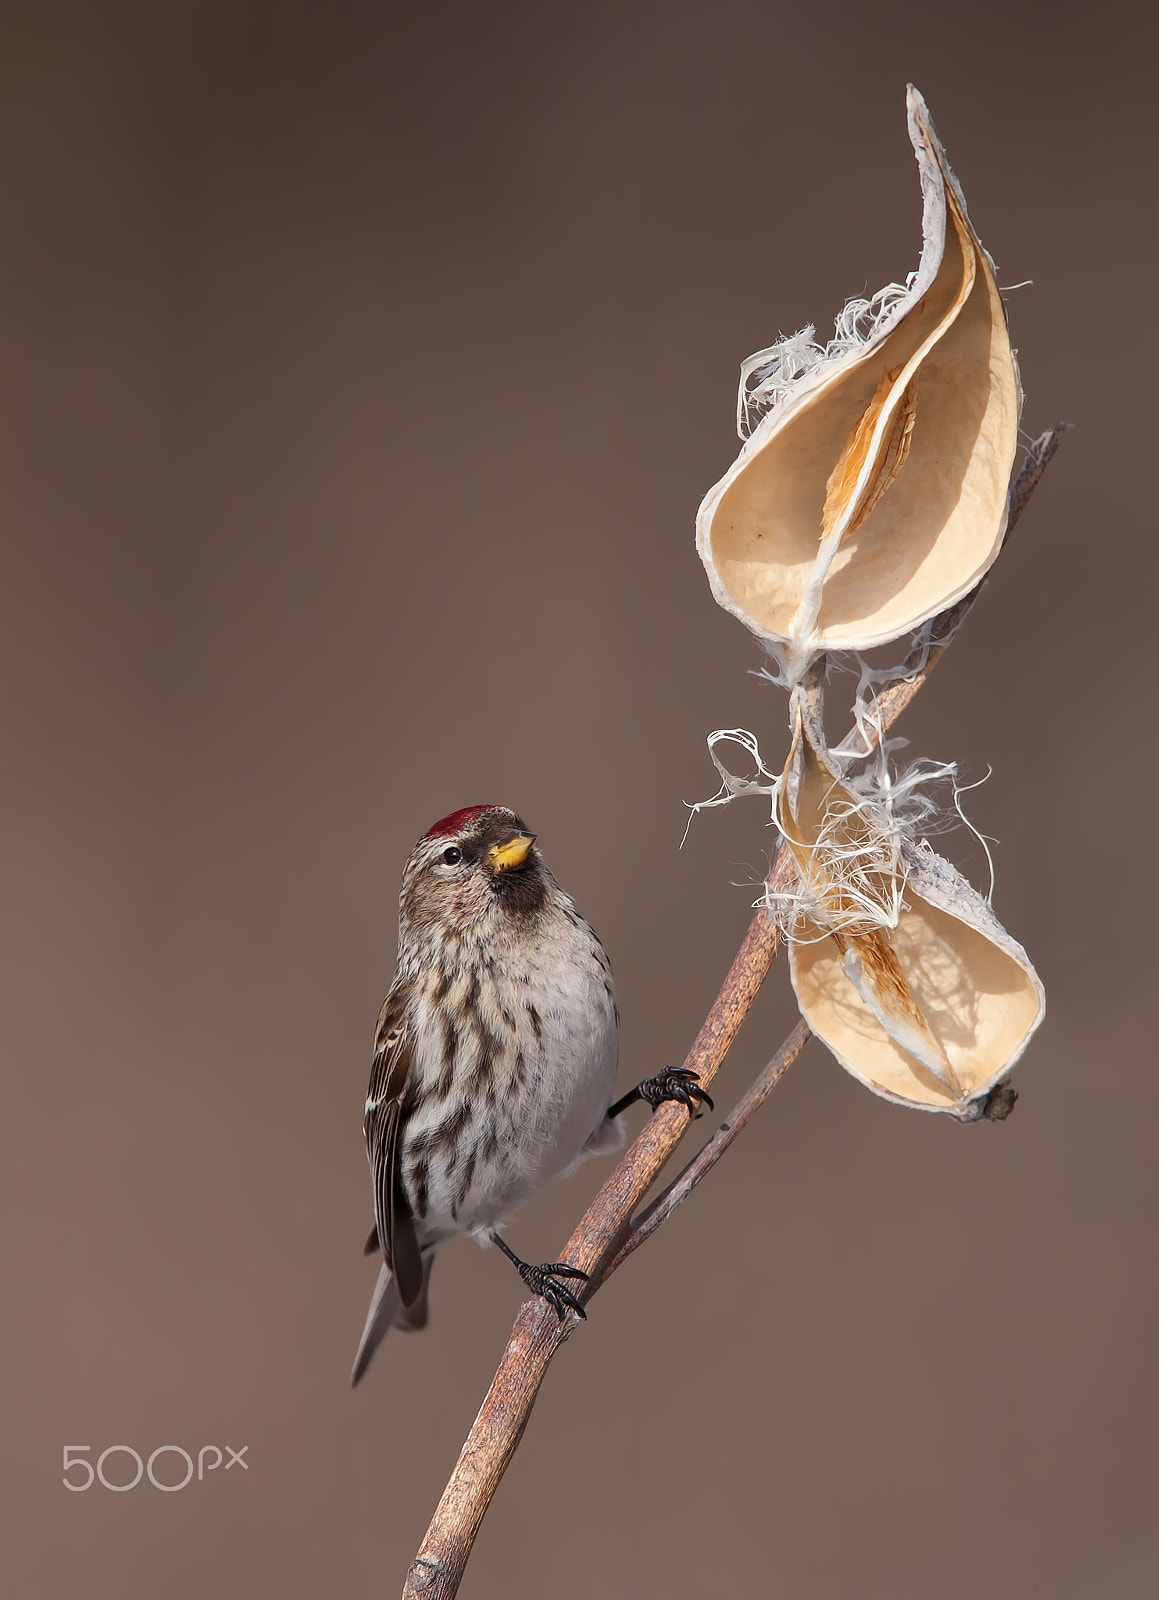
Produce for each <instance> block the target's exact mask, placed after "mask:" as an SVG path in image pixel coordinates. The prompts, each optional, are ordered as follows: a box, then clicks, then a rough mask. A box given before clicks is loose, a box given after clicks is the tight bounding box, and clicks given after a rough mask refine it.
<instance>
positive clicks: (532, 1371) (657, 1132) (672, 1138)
mask: <svg viewBox="0 0 1159 1600" xmlns="http://www.w3.org/2000/svg"><path fill="white" fill-rule="evenodd" d="M1064 432H1065V424H1060V425H1059V426H1058V427H1055V428H1052V429H1050V430H1048V431H1047V432H1046V433H1044V434H1043V435H1042V436H1041V437H1040V438H1038V439H1036V440H1035V442H1034V444H1033V445H1031V447H1030V450H1029V451H1028V453H1027V457H1026V460H1025V462H1024V463H1023V466H1022V468H1021V470H1020V472H1019V474H1018V477H1017V478H1016V480H1015V483H1014V487H1013V489H1012V491H1011V497H1010V516H1009V521H1008V524H1007V538H1009V533H1010V531H1012V530H1013V528H1014V525H1015V523H1016V522H1017V521H1018V519H1019V517H1020V516H1021V515H1022V512H1023V511H1024V510H1025V507H1026V504H1027V502H1028V501H1029V499H1030V496H1031V495H1032V494H1033V492H1034V490H1035V488H1036V487H1037V486H1038V483H1039V481H1040V479H1041V477H1042V475H1043V473H1044V472H1045V470H1046V467H1047V466H1048V465H1049V463H1050V460H1051V458H1052V457H1053V455H1054V453H1055V451H1056V450H1057V449H1058V445H1059V442H1060V440H1061V438H1062V435H1063V433H1064ZM981 589H982V584H981V583H979V584H978V585H977V586H976V587H975V588H974V589H973V590H971V592H970V593H969V594H968V595H966V596H965V597H964V598H963V599H962V600H960V601H958V603H957V604H956V605H954V606H952V607H950V608H949V609H948V610H947V611H946V612H944V613H943V614H942V616H941V617H939V619H938V621H937V623H936V624H935V626H934V628H933V629H932V630H931V633H930V635H929V638H930V639H931V640H932V643H928V644H927V645H926V646H925V647H924V649H923V650H922V651H921V653H920V655H918V654H915V656H914V657H913V659H912V671H908V672H907V675H906V676H903V677H902V678H901V679H899V680H898V681H897V682H895V683H894V684H892V685H890V687H889V688H888V689H886V690H885V691H884V692H883V693H882V694H881V695H880V696H879V697H878V700H877V706H876V710H877V713H878V716H877V719H876V720H877V724H878V727H879V729H880V731H881V732H882V733H884V731H885V730H886V729H887V728H889V727H890V726H891V724H892V723H894V722H895V721H896V720H897V718H898V717H899V716H900V715H901V713H902V711H903V710H904V709H905V707H906V706H907V705H908V704H909V703H910V701H911V700H912V699H913V697H914V695H915V694H916V693H917V692H918V690H919V689H920V688H921V686H922V684H923V683H925V681H926V679H927V678H928V677H929V675H930V673H931V672H932V671H933V669H934V667H935V666H936V665H937V663H938V661H939V660H940V659H941V657H942V655H943V654H944V652H945V649H946V646H947V645H948V644H949V642H950V640H951V638H952V637H953V635H954V634H955V633H956V632H957V629H958V627H959V626H960V624H961V622H962V620H963V618H964V617H965V615H966V613H967V612H968V611H969V610H970V608H971V606H972V605H973V604H974V601H975V600H976V599H977V597H978V595H979V593H980V592H981ZM910 667H911V663H910V662H907V669H909V668H910ZM795 878H796V873H795V870H794V868H793V865H792V858H791V856H790V855H789V853H788V851H787V850H785V849H784V848H782V849H781V850H779V851H778V853H777V858H776V860H775V862H774V864H773V871H772V873H771V875H770V878H769V890H770V892H771V893H773V894H775V893H777V892H783V891H784V890H788V889H791V888H792V887H793V884H794V882H795ZM779 943H780V939H779V933H778V929H777V925H776V923H775V922H774V921H773V919H772V918H771V917H770V916H769V914H768V911H767V910H766V908H765V905H764V903H762V904H761V905H760V906H759V907H758V908H757V910H756V912H755V913H754V915H753V918H752V921H751V922H750V924H749V928H748V931H747V933H746V934H745V937H744V939H743V940H742V942H741V946H740V949H739V950H738V951H737V954H736V957H735V959H734V961H733V963H732V966H731V967H730V968H729V972H728V976H727V977H726V978H725V981H724V984H723V986H722V988H721V991H720V993H719V994H718V996H717V998H716V1001H715V1002H714V1004H713V1007H712V1010H711V1011H710V1012H709V1014H708V1016H707V1017H706V1018H705V1020H704V1023H703V1025H702V1026H701V1029H700V1032H699V1033H698V1034H697V1036H696V1040H695V1042H694V1043H693V1046H692V1049H691V1050H690V1051H689V1053H688V1055H687V1057H686V1058H685V1061H684V1066H685V1067H686V1068H687V1069H688V1070H690V1071H692V1072H694V1073H695V1074H696V1075H697V1077H698V1079H699V1081H700V1083H701V1084H702V1085H703V1086H705V1087H707V1086H708V1085H709V1084H710V1083H711V1082H712V1080H713V1078H714V1077H715V1076H716V1073H717V1071H718V1070H719V1068H720V1065H721V1063H722V1062H723V1060H724V1057H725V1055H726V1054H727V1053H728V1050H729V1048H730V1046H731V1045H732V1042H733V1040H734V1039H735V1038H736V1035H737V1033H738V1032H739V1031H740V1026H741V1023H742V1022H743V1021H744V1019H745V1017H746V1016H747V1015H748V1012H749V1009H750V1008H751V1006H752V1003H753V1001H754V1000H755V999H756V996H757V993H758V991H759V990H760V987H761V984H762V983H763V982H764V979H765V977H766V976H767V974H768V972H769V969H770V968H771V966H772V964H773V961H774V960H775V958H776V954H777V949H778V946H779ZM808 1037H809V1030H808V1028H807V1027H806V1025H805V1024H804V1022H800V1023H798V1025H797V1027H796V1028H794V1030H793V1032H792V1033H791V1034H790V1035H789V1037H788V1038H787V1039H786V1040H785V1043H784V1044H783V1045H782V1046H781V1048H780V1050H779V1051H778V1052H777V1054H776V1055H775V1056H774V1057H773V1059H772V1061H770V1062H769V1064H768V1066H766V1067H765V1069H764V1070H763V1072H762V1073H761V1074H760V1076H759V1077H758V1078H757V1080H756V1082H755V1083H754V1084H753V1085H752V1087H751V1089H749V1091H748V1092H747V1094H745V1095H744V1096H743V1097H742V1099H741V1100H740V1101H739V1102H738V1104H737V1106H736V1108H735V1109H734V1110H733V1112H732V1113H731V1114H730V1116H729V1117H728V1119H727V1122H726V1125H725V1126H724V1127H722V1128H721V1129H720V1130H719V1131H718V1133H717V1134H716V1135H714V1137H713V1138H712V1139H710V1140H709V1141H708V1143H707V1144H706V1145H705V1146H704V1148H703V1149H702V1150H701V1151H700V1152H699V1154H698V1155H697V1156H695V1157H694V1158H693V1160H692V1161H691V1162H690V1163H689V1165H688V1166H687V1167H686V1168H685V1170H684V1171H683V1172H682V1173H681V1174H680V1176H679V1177H678V1178H677V1179H676V1180H675V1182H674V1183H672V1184H671V1185H669V1187H668V1188H667V1189H666V1190H665V1191H664V1193H663V1194H661V1195H660V1196H659V1197H658V1199H657V1200H655V1201H654V1202H653V1204H652V1205H651V1206H650V1207H649V1208H648V1210H646V1211H645V1212H644V1213H643V1215H642V1216H641V1217H640V1218H639V1219H638V1220H637V1221H636V1223H635V1224H634V1225H633V1224H632V1223H631V1221H630V1219H631V1217H632V1214H633V1212H634V1211H635V1209H636V1207H637V1205H638V1204H639V1203H640V1201H641V1200H642V1199H643V1197H644V1195H645V1194H646V1193H647V1191H648V1189H649V1188H650V1187H651V1186H652V1183H653V1182H654V1180H655V1179H656V1177H657V1176H658V1174H659V1172H660V1169H661V1168H662V1167H663V1166H664V1164H665V1162H666V1161H667V1160H668V1158H669V1156H670V1155H671V1154H672V1152H673V1150H674V1149H675V1148H676V1145H677V1144H678V1143H679V1141H680V1139H681V1138H682V1137H683V1135H684V1133H685V1132H686V1131H687V1129H688V1127H689V1124H690V1121H691V1119H690V1117H689V1114H688V1112H687V1111H686V1110H685V1108H684V1107H683V1106H680V1105H677V1104H675V1103H672V1102H669V1103H667V1104H664V1105H661V1106H660V1107H659V1109H658V1110H657V1111H656V1112H655V1113H654V1114H653V1116H652V1117H651V1119H650V1121H649V1122H648V1123H647V1124H646V1126H645V1127H644V1129H643V1131H642V1132H641V1133H640V1134H639V1136H638V1137H637V1138H636V1140H635V1141H634V1143H633V1144H632V1145H631V1147H630V1148H629V1150H628V1152H627V1154H626V1155H625V1156H624V1158H623V1160H622V1161H621V1162H620V1164H619V1166H618V1167H617V1168H616V1170H615V1171H614V1172H613V1173H612V1175H611V1177H610V1178H608V1180H607V1182H606V1183H605V1184H604V1186H603V1188H602V1189H601V1190H600V1192H599V1194H598V1195H597V1196H596V1198H595V1199H594V1200H593V1201H592V1203H591V1205H590V1206H589V1207H588V1209H587V1211H585V1213H584V1215H583V1216H582V1217H581V1219H580V1221H579V1223H578V1225H577V1227H576V1229H575V1232H574V1233H573V1234H572V1236H571V1238H570V1239H569V1240H568V1243H567V1247H566V1248H565V1250H564V1251H563V1253H562V1255H561V1256H560V1258H559V1259H560V1260H563V1261H567V1262H570V1264H571V1265H572V1266H575V1267H580V1268H581V1269H582V1270H583V1271H585V1272H586V1273H588V1275H589V1277H590V1279H591V1281H590V1283H589V1284H588V1285H587V1289H586V1294H585V1298H590V1296H591V1295H592V1294H594V1293H595V1291H596V1290H597V1289H598V1288H599V1287H600V1286H601V1285H602V1284H603V1283H605V1282H606V1281H607V1279H608V1278H609V1277H610V1276H611V1274H612V1273H613V1272H614V1271H615V1270H616V1269H617V1268H618V1267H619V1266H620V1265H621V1263H622V1262H624V1261H626V1260H627V1258H628V1256H630V1255H631V1254H632V1253H633V1252H634V1251H635V1250H636V1249H638V1248H639V1246H640V1245H641V1244H643V1243H644V1241H645V1240H646V1239H648V1238H651V1236H652V1234H653V1233H655V1231H656V1229H657V1228H659V1227H660V1226H661V1225H662V1223H664V1222H665V1221H667V1219H668V1217H670V1216H671V1215H672V1213H673V1212H674V1211H675V1210H676V1208H677V1207H678V1206H679V1205H680V1204H681V1203H682V1202H683V1201H684V1200H685V1199H686V1198H687V1196H688V1195H689V1194H691V1192H692V1190H693V1189H694V1188H695V1187H696V1185H697V1184H698V1183H699V1182H700V1181H701V1179H702V1178H703V1177H704V1176H705V1174H706V1173H707V1172H709V1171H710V1170H711V1168H712V1167H713V1166H715V1164H716V1162H717V1161H719V1159H720V1157H721V1156H722V1155H723V1154H724V1152H725V1150H727V1149H728V1148H729V1147H730V1145H731V1144H732V1143H733V1141H734V1140H735V1139H736V1138H737V1137H738V1135H739V1134H740V1132H741V1131H742V1129H743V1128H744V1127H745V1126H747V1124H748V1122H749V1120H750V1119H751V1117H752V1116H753V1114H754V1113H755V1112H756V1110H757V1109H758V1108H759V1106H760V1105H762V1104H763V1102H764V1101H765V1100H766V1099H767V1098H768V1095H769V1094H770V1093H771V1092H772V1090H773V1088H774V1087H775V1086H776V1084H777V1083H778V1082H780V1080H781V1078H782V1077H783V1076H784V1074H785V1072H786V1071H787V1070H788V1067H789V1066H790V1064H791V1063H792V1061H793V1060H794V1059H795V1058H796V1056H797V1055H798V1053H799V1052H800V1050H801V1048H802V1047H803V1045H804V1044H805V1041H806V1040H807V1039H808ZM1006 1109H1007V1110H1008V1109H1009V1107H1008V1106H1007V1107H1006ZM992 1114H995V1115H1002V1114H1003V1112H1002V1111H1000V1110H999V1109H998V1107H997V1106H996V1107H995V1111H994V1113H992ZM576 1324H577V1319H576V1318H575V1317H574V1316H572V1317H569V1318H568V1319H567V1320H566V1321H562V1322H561V1321H560V1320H559V1319H558V1318H557V1316H556V1314H555V1312H554V1311H553V1310H552V1309H551V1308H550V1306H548V1305H547V1303H546V1301H544V1300H540V1299H536V1300H529V1301H528V1302H527V1303H526V1304H525V1305H524V1306H523V1307H522V1308H521V1309H520V1311H519V1315H518V1316H517V1318H516V1320H515V1326H514V1328H513V1329H512V1333H511V1338H510V1339H509V1340H508V1342H507V1348H506V1349H505V1350H504V1352H503V1357H502V1360H501V1361H500V1363H499V1368H498V1370H497V1372H496V1374H495V1377H494V1379H493V1380H492V1383H491V1387H490V1389H489V1390H488V1391H487V1396H486V1398H485V1399H484V1401H483V1404H482V1406H481V1407H480V1409H479V1414H478V1416H477V1417H476V1418H475V1422H474V1425H473V1426H472V1428H471V1432H470V1433H469V1435H468V1436H467V1440H466V1443H465V1444H464V1445H463V1448H462V1450H461V1452H460V1454H459V1459H458V1461H457V1462H456V1464H455V1469H454V1471H453V1472H452V1474H451V1477H450V1481H449V1482H448V1484H447V1487H446V1489H445V1490H444V1491H443V1496H442V1499H441V1500H440V1501H439V1504H438V1507H437V1509H436V1511H435V1514H434V1517H433V1518H432V1519H431V1524H430V1527H429V1528H428V1529H427V1533H426V1537H425V1538H424V1539H423V1542H422V1545H421V1546H420V1548H419V1552H418V1555H417V1556H416V1558H415V1560H414V1561H413V1562H412V1563H411V1566H410V1569H409V1571H408V1573H407V1578H406V1583H405V1586H404V1588H403V1600H419V1597H421V1600H452V1597H453V1596H454V1595H455V1594H456V1593H457V1592H458V1588H459V1583H460V1580H461V1579H462V1576H463V1572H464V1569H465V1568H466V1565H467V1559H468V1557H469V1556H470V1554H471V1548H472V1546H473V1545H474V1542H475V1535H476V1534H477V1533H478V1531H479V1526H480V1524H481V1522H482V1520H483V1517H484V1515H485V1514H486V1511H487V1507H488V1506H489V1505H490V1503H491V1498H492V1496H493V1495H494V1493H495V1490H496V1489H497V1488H498V1486H499V1481H500V1479H501V1478H502V1476H503V1474H504V1472H505V1471H506V1469H507V1466H508V1463H509V1462H510V1460H511V1458H512V1456H513V1455H514V1454H515V1451H516V1449H517V1448H518V1445H519V1441H520V1439H521V1438H522V1436H523V1430H524V1428H525V1427H526V1426H527V1421H528V1418H529V1417H530V1415H531V1410H532V1407H533V1406H534V1404H535V1398H536V1396H537V1394H538V1393H539V1387H540V1384H541V1383H542V1382H543V1379H544V1377H545V1375H546V1372H547V1368H548V1366H549V1364H550V1362H551V1358H552V1356H554V1354H555V1352H556V1350H558V1348H559V1347H560V1345H561V1344H562V1343H563V1342H564V1340H565V1339H567V1338H568V1337H569V1336H570V1334H571V1332H572V1330H573V1328H574V1327H575V1326H576Z"/></svg>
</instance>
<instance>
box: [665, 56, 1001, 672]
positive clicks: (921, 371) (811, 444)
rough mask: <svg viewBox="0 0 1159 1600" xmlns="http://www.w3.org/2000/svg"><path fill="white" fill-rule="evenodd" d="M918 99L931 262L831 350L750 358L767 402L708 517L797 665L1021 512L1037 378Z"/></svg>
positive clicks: (960, 566) (969, 555) (848, 644)
mask: <svg viewBox="0 0 1159 1600" xmlns="http://www.w3.org/2000/svg"><path fill="white" fill-rule="evenodd" d="M907 108H908V114H909V132H910V139H911V140H912V142H913V147H914V151H915V153H916V155H917V161H918V169H919V172H920V176H921V185H922V195H923V213H922V234H923V241H924V242H923V247H922V256H921V262H920V264H919V266H918V270H917V272H916V273H915V274H913V276H912V278H911V279H910V281H909V283H908V285H907V286H906V287H905V288H902V287H901V286H899V285H896V284H895V285H891V286H890V287H889V288H887V289H883V290H882V291H881V292H880V294H879V295H877V296H876V297H875V299H874V300H873V301H870V302H865V301H860V302H858V301H854V302H851V303H850V305H848V306H847V307H846V309H845V312H844V313H843V314H842V317H841V318H840V319H839V320H838V325H837V334H838V336H837V338H836V339H834V341H833V342H832V343H831V344H830V345H829V346H828V347H827V348H826V349H821V348H820V347H819V346H817V345H815V344H813V343H812V342H811V338H810V335H811V333H812V330H811V329H810V330H808V334H805V335H796V336H795V337H794V338H792V339H788V340H785V341H783V342H782V343H781V344H780V345H778V346H774V347H773V348H772V349H770V350H767V351H762V352H761V353H760V354H759V355H758V356H754V357H752V358H751V359H750V361H748V362H746V363H745V367H744V369H743V375H742V382H741V408H740V419H741V421H742V429H741V431H742V435H743V433H744V431H745V428H744V425H743V423H744V419H745V418H746V417H751V416H752V415H753V413H754V412H755V413H756V414H758V415H759V414H760V412H761V411H762V410H764V411H765V414H764V415H763V417H762V419H761V420H760V422H759V423H758V424H757V426H756V427H755V429H754V430H753V432H752V434H751V437H750V438H749V439H748V442H747V443H746V444H745V446H744V448H743V449H742V451H741V453H740V455H739V456H738V458H737V460H736V461H735V462H734V463H733V465H732V466H731V467H730V468H729V470H728V471H727V472H726V473H725V475H724V477H723V478H722V479H721V480H720V482H719V483H718V484H716V486H715V487H714V488H712V489H710V490H709V492H708V494H707V495H706V496H705V499H704V502H703V504H702V505H701V507H700V512H699V514H698V516H697V522H696V542H697V549H698V550H699V552H700V556H701V559H702V561H703V562H704V565H705V568H706V570H707V572H708V578H709V583H710V584H711V586H712V592H713V596H714V598H715V599H716V601H717V602H718V604H720V605H722V606H723V607H724V608H725V610H726V611H730V612H732V614H733V615H734V616H735V617H738V618H739V619H740V620H741V621H742V622H743V623H744V624H745V626H746V627H748V628H749V629H751V631H752V632H753V633H754V634H756V636H757V638H758V639H760V640H761V642H762V643H763V644H764V645H765V646H766V648H767V649H769V650H770V651H771V652H772V654H773V655H775V656H777V657H779V658H780V659H782V660H787V662H788V664H789V666H790V669H791V676H793V677H794V678H796V677H799V676H800V674H801V671H802V670H803V667H804V665H805V664H806V663H807V662H808V661H809V660H810V659H812V658H813V657H814V656H816V655H818V654H819V653H820V652H821V651H823V650H865V649H869V648H871V647H873V646H874V645H879V644H884V643H886V642H887V641H889V640H891V639H895V638H897V637H898V636H899V635H901V634H903V633H907V632H910V631H911V630H913V629H914V628H916V627H918V626H920V624H921V623H922V622H923V621H925V620H926V619H927V618H928V617H931V616H933V615H934V614H935V613H937V612H939V611H941V610H943V609H944V608H945V607H946V606H948V605H951V604H953V602H954V601H955V600H957V599H959V598H960V597H961V596H962V595H964V594H965V593H967V592H968V591H969V590H970V589H971V588H973V586H974V585H975V584H976V583H977V582H978V580H979V578H981V576H982V574H983V573H984V572H985V571H986V569H987V568H988V567H989V565H990V563H991V562H992V561H993V560H994V557H995V556H996V555H997V553H998V550H999V548H1000V546H1001V542H1002V535H1003V533H1004V531H1005V527H1006V513H1007V495H1008V488H1009V480H1010V471H1011V467H1012V465H1013V462H1014V454H1015V448H1016V444H1017V429H1018V415H1019V410H1020V407H1021V403H1022V390H1021V388H1020V386H1019V381H1018V370H1017V366H1016V364H1015V360H1014V353H1013V351H1012V349H1011V347H1010V339H1009V335H1008V333H1007V329H1006V317H1005V313H1004V312H1003V309H1002V301H1001V298H1000V296H999V293H998V286H997V283H996V281H995V277H994V266H993V263H992V262H991V260H990V258H989V256H988V255H987V254H986V252H985V250H984V249H983V248H982V246H981V244H980V243H979V241H978V237H977V235H976V234H975V233H974V230H973V228H972V227H971V226H970V220H969V217H968V216H967V214H966V205H965V201H964V200H963V198H962V192H961V190H960V189H959V187H958V183H957V180H956V179H955V177H954V175H953V173H952V172H951V170H950V167H949V165H948V163H947V161H946V158H945V154H944V152H943V151H942V147H941V145H940V144H939V143H938V139H937V135H936V134H935V132H934V129H933V125H932V123H931V122H930V119H929V113H928V112H927V110H926V106H925V102H924V101H923V99H922V97H921V95H920V94H918V92H917V90H916V89H914V88H913V87H912V86H911V88H910V89H909V91H908V95H907ZM751 378H755V379H756V380H757V382H756V385H755V387H753V388H748V387H747V384H748V382H749V380H750V379H751Z"/></svg>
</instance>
